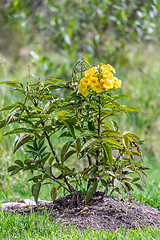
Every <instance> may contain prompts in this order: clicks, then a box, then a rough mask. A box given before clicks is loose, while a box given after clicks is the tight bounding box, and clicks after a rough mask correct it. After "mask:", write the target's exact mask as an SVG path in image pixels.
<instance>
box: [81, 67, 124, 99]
mask: <svg viewBox="0 0 160 240" xmlns="http://www.w3.org/2000/svg"><path fill="white" fill-rule="evenodd" d="M113 73H115V69H114V68H113V67H112V66H111V65H109V64H100V65H97V67H92V68H90V69H89V70H86V71H85V75H84V78H82V79H81V81H80V83H79V85H78V90H79V92H80V93H81V94H82V95H83V96H84V97H87V95H88V91H89V90H90V89H92V90H93V91H95V92H96V93H100V92H101V91H103V90H108V89H112V88H119V87H121V84H122V82H121V80H119V79H118V78H116V77H114V75H113Z"/></svg>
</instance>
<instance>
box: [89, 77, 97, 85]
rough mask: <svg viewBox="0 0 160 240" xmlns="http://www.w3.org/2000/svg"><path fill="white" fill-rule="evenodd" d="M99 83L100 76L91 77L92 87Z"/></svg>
mask: <svg viewBox="0 0 160 240" xmlns="http://www.w3.org/2000/svg"><path fill="white" fill-rule="evenodd" d="M97 83H98V78H97V77H91V78H90V84H91V87H94V86H95V85H96V84H97Z"/></svg>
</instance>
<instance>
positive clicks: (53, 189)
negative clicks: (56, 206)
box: [51, 187, 57, 202]
mask: <svg viewBox="0 0 160 240" xmlns="http://www.w3.org/2000/svg"><path fill="white" fill-rule="evenodd" d="M56 197H57V189H56V188H55V187H53V188H52V189H51V199H52V201H53V202H54V200H56Z"/></svg>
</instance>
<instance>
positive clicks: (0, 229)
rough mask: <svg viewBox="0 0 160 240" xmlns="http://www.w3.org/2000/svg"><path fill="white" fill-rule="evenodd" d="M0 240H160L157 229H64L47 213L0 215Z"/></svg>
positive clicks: (159, 233) (159, 230) (159, 232)
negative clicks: (50, 218)
mask: <svg viewBox="0 0 160 240" xmlns="http://www.w3.org/2000/svg"><path fill="white" fill-rule="evenodd" d="M0 215H1V216H0V239H5V240H10V239H16V240H17V239H22V240H23V239H24V240H29V239H34V240H38V239H54V240H56V239H57V240H59V239H65V240H66V239H68V240H71V239H73V240H79V239H85V240H90V239H95V240H96V239H106V240H107V239H109V240H111V239H117V240H120V239H128V240H133V239H138V240H140V239H155V240H157V239H160V229H159V228H158V227H152V228H151V227H148V228H145V229H136V230H134V229H130V230H125V229H123V228H121V229H116V231H105V230H99V231H95V230H93V229H89V228H88V227H86V228H85V229H83V230H79V229H76V226H75V227H69V228H65V227H64V226H62V225H60V223H58V219H57V220H55V221H54V222H50V221H49V213H44V215H38V216H37V215H36V214H34V213H32V214H31V215H29V216H28V215H17V214H12V215H11V214H4V213H0Z"/></svg>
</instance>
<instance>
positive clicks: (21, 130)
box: [4, 128, 31, 136]
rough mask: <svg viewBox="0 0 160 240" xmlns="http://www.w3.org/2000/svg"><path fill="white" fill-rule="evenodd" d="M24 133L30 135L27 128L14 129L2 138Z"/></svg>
mask: <svg viewBox="0 0 160 240" xmlns="http://www.w3.org/2000/svg"><path fill="white" fill-rule="evenodd" d="M24 132H28V133H30V132H31V131H30V129H28V128H16V129H14V130H12V131H10V132H7V133H5V134H4V136H6V135H10V134H15V133H24Z"/></svg>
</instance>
